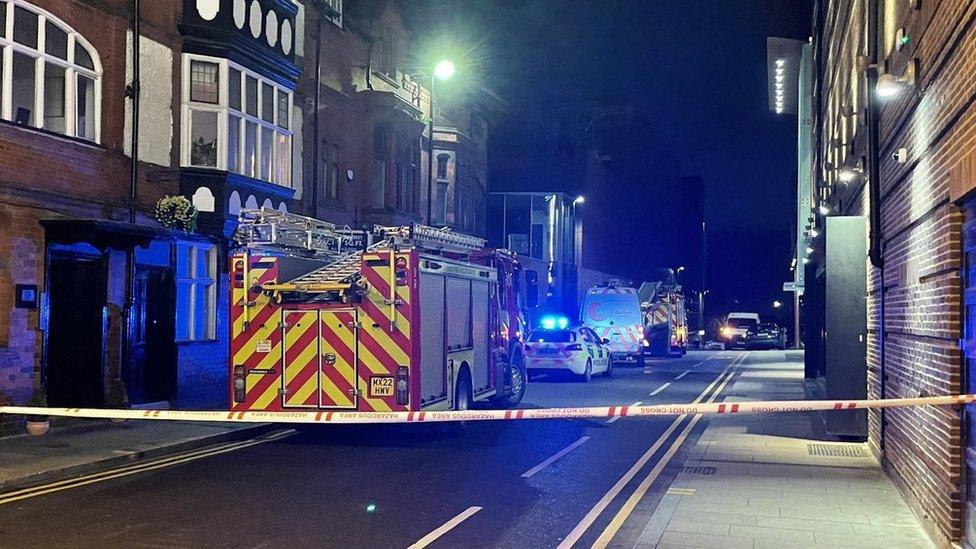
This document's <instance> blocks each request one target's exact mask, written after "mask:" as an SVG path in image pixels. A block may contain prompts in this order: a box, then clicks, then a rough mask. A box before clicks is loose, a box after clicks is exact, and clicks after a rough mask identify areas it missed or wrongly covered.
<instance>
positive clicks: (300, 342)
mask: <svg viewBox="0 0 976 549" xmlns="http://www.w3.org/2000/svg"><path fill="white" fill-rule="evenodd" d="M283 329H284V334H283V335H284V337H283V338H282V339H283V340H284V343H285V352H284V355H285V356H284V364H283V369H284V375H283V376H282V385H283V387H282V393H281V404H282V406H287V407H302V408H315V407H317V406H318V405H319V312H318V311H315V310H303V311H285V325H284V328H283Z"/></svg>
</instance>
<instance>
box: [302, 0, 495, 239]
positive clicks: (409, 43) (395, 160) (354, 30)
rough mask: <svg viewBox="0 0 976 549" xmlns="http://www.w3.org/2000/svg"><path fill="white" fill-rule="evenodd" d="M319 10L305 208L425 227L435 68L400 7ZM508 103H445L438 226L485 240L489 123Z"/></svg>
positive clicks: (487, 97)
mask: <svg viewBox="0 0 976 549" xmlns="http://www.w3.org/2000/svg"><path fill="white" fill-rule="evenodd" d="M315 6H316V9H315V10H314V13H309V15H308V17H307V21H308V22H307V24H306V33H307V38H306V42H307V44H308V46H307V47H308V49H309V53H308V55H306V56H305V63H304V76H303V77H302V86H301V87H302V88H303V89H309V90H314V89H315V88H316V87H318V89H319V91H320V93H319V96H318V97H317V98H316V97H315V95H314V93H309V94H308V97H307V99H306V102H307V106H308V109H307V112H308V113H309V114H308V116H307V117H306V120H305V126H306V128H308V130H307V132H306V138H305V143H304V146H303V149H304V151H305V153H304V154H305V164H304V170H305V173H306V174H308V175H307V176H306V177H305V178H304V187H303V191H302V192H303V194H304V195H306V196H307V199H306V200H305V201H304V203H305V204H306V205H307V207H306V210H305V211H306V212H307V213H308V214H309V215H312V216H314V217H318V218H321V219H325V220H327V221H332V222H335V223H339V224H348V225H351V226H359V225H362V224H364V223H377V224H383V225H395V224H408V223H414V222H425V221H426V218H427V211H428V200H427V187H428V185H427V184H428V179H427V177H428V176H427V166H428V151H429V150H430V146H431V144H430V142H429V139H428V137H429V133H430V124H429V121H430V115H431V104H430V93H429V90H428V88H429V79H430V78H431V74H430V73H431V70H432V68H433V66H430V67H427V66H418V65H422V64H423V63H419V62H418V61H417V59H418V57H420V56H419V55H418V54H417V51H416V49H417V48H416V44H415V43H414V39H413V37H412V35H411V32H410V29H409V28H407V26H406V24H405V22H404V19H403V17H402V15H401V13H400V11H399V7H398V4H397V3H396V2H392V1H387V0H384V1H362V0H353V1H350V0H346V2H345V3H344V4H342V3H340V2H324V3H317V4H315ZM326 6H331V8H332V9H329V7H326ZM337 10H342V13H341V15H340V14H339V12H338V11H337ZM311 11H312V10H310V12H311ZM313 18H315V19H314V20H313ZM316 47H317V48H318V49H317V55H316V50H315V48H316ZM316 75H318V78H316ZM500 105H501V102H500V100H497V98H494V97H493V96H492V95H491V94H490V93H487V92H484V91H482V90H480V89H474V90H471V91H470V92H469V93H467V94H464V95H463V96H460V95H459V96H457V97H454V96H451V97H437V98H435V102H434V107H435V108H434V114H435V117H434V118H435V124H434V125H433V126H434V144H433V154H434V157H435V159H436V160H435V161H434V162H433V168H434V170H435V176H434V178H433V180H432V181H431V187H432V188H433V193H432V194H433V195H434V198H435V202H434V203H433V204H431V205H430V211H431V216H430V217H431V220H432V223H433V224H436V225H446V226H450V227H452V228H455V229H458V230H461V231H464V232H467V233H472V234H479V235H483V234H484V231H485V228H484V219H485V210H486V196H487V152H486V151H487V137H488V136H487V122H486V119H487V118H488V117H489V116H492V115H493V114H494V113H496V112H497V111H498V109H499V108H501V107H500ZM316 112H317V113H318V117H317V118H316V116H315V114H314V113H316ZM313 204H314V206H312V205H313Z"/></svg>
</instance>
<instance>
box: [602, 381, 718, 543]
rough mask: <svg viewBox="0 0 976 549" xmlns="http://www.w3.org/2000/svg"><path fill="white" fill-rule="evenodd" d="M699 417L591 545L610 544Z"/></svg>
mask: <svg viewBox="0 0 976 549" xmlns="http://www.w3.org/2000/svg"><path fill="white" fill-rule="evenodd" d="M734 375H735V374H734V372H733V373H732V374H730V375H729V376H728V377H726V378H725V379H724V380H723V381H722V384H721V385H719V387H718V388H717V389H716V390H715V392H714V393H712V396H711V397H709V399H708V402H713V401H714V400H715V399H716V398H718V396H719V395H720V394H721V393H722V390H723V389H725V386H726V384H728V382H729V380H731V379H732V377H733V376H734ZM701 418H702V415H701V414H696V415H695V416H694V417H692V418H691V421H689V422H688V425H686V426H685V428H684V429H683V430H682V431H681V434H679V435H678V437H677V438H676V439H675V440H674V442H673V443H671V447H670V448H668V451H667V452H665V454H664V455H663V456H662V457H661V459H660V460H658V462H657V463H656V464H655V465H654V468H653V469H651V472H650V473H648V474H647V476H646V477H645V478H644V480H642V481H641V483H640V484H639V485H638V486H637V489H636V490H634V493H633V494H631V495H630V497H629V498H627V501H626V502H624V504H623V506H622V507H621V508H620V510H618V511H617V514H616V515H614V517H613V519H612V520H611V521H610V524H608V525H607V527H606V528H605V529H604V530H603V533H602V534H600V537H599V538H597V540H596V541H595V542H593V547H597V548H599V549H603V548H605V547H607V546H608V545H610V541H611V540H613V536H615V535H616V534H617V532H618V531H619V530H620V527H621V526H623V524H624V522H625V521H626V520H627V517H629V516H630V514H631V513H632V512H633V511H634V508H636V507H637V504H638V503H640V500H641V499H642V498H643V497H644V494H646V493H647V490H648V489H650V487H651V485H652V484H654V481H655V480H657V478H658V477H659V476H660V475H661V472H662V471H664V468H665V467H667V466H668V463H670V462H671V458H673V457H674V455H675V454H676V453H677V452H678V449H679V448H681V445H682V444H684V442H685V440H686V439H687V438H688V435H690V434H691V430H692V429H694V428H695V425H696V424H697V423H698V421H699V420H701Z"/></svg>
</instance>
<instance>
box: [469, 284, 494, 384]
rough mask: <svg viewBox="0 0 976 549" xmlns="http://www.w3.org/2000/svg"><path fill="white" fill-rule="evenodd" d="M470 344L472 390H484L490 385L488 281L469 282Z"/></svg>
mask: <svg viewBox="0 0 976 549" xmlns="http://www.w3.org/2000/svg"><path fill="white" fill-rule="evenodd" d="M471 344H472V352H473V355H474V364H473V365H472V376H473V377H472V380H471V382H472V383H473V384H474V392H475V393H481V392H483V391H486V390H487V389H488V388H489V386H490V385H491V376H490V374H491V370H492V369H491V364H490V359H489V357H488V282H485V281H482V280H473V281H472V282H471Z"/></svg>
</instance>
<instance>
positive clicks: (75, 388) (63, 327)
mask: <svg viewBox="0 0 976 549" xmlns="http://www.w3.org/2000/svg"><path fill="white" fill-rule="evenodd" d="M48 292H49V294H48V295H49V299H50V309H49V315H50V318H49V321H48V322H49V323H48V334H47V399H48V404H49V405H51V406H59V407H72V408H74V407H82V408H83V407H89V406H101V405H102V404H103V401H104V392H103V381H104V375H103V373H102V348H103V346H102V310H103V308H104V307H105V292H106V268H105V263H104V261H103V260H102V258H87V257H78V256H57V255H52V256H51V257H50V262H49V266H48Z"/></svg>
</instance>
